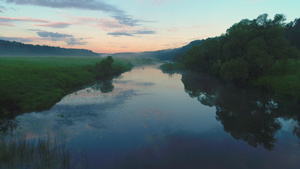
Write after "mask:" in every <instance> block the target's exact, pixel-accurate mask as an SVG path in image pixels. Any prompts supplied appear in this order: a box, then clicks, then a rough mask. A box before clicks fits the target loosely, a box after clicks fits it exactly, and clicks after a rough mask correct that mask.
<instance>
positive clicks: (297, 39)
mask: <svg viewBox="0 0 300 169" xmlns="http://www.w3.org/2000/svg"><path fill="white" fill-rule="evenodd" d="M285 31H286V37H287V39H288V40H289V41H290V43H291V44H292V45H294V46H295V47H297V49H298V50H300V18H298V19H295V20H294V21H293V22H290V23H288V24H287V25H286V27H285Z"/></svg>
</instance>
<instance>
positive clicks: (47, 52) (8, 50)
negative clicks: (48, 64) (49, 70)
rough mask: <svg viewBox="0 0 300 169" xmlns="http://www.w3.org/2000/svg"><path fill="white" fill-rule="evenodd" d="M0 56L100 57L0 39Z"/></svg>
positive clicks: (94, 54) (86, 52)
mask: <svg viewBox="0 0 300 169" xmlns="http://www.w3.org/2000/svg"><path fill="white" fill-rule="evenodd" d="M0 56H72V57H76V56H88V57H96V56H100V54H98V53H94V52H93V51H91V50H86V49H66V48H60V47H54V46H46V45H43V46H40V45H31V44H24V43H21V42H15V41H13V42H10V41H5V40H1V39H0Z"/></svg>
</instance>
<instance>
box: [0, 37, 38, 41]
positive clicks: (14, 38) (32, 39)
mask: <svg viewBox="0 0 300 169" xmlns="http://www.w3.org/2000/svg"><path fill="white" fill-rule="evenodd" d="M0 39H2V40H8V41H17V42H34V41H35V40H36V39H35V38H30V37H0Z"/></svg>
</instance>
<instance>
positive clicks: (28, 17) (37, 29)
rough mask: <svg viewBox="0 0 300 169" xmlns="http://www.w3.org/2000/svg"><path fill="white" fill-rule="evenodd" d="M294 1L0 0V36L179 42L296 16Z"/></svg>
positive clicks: (56, 41)
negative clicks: (262, 18) (263, 17)
mask: <svg viewBox="0 0 300 169" xmlns="http://www.w3.org/2000/svg"><path fill="white" fill-rule="evenodd" d="M299 6H300V1H299V0H0V39H5V40H15V41H19V42H24V43H29V44H40V45H50V46H60V47H67V48H85V49H90V50H93V51H95V52H100V53H115V52H139V51H153V50H160V49H168V48H176V47H181V46H183V45H185V44H187V43H189V42H190V41H192V40H195V39H204V38H207V37H215V36H219V35H221V34H222V33H225V32H226V29H228V28H229V27H230V26H231V25H233V24H234V23H237V22H239V21H240V20H242V19H245V18H248V19H254V18H256V17H257V16H259V15H260V14H264V13H267V14H269V18H273V17H274V15H275V14H277V13H278V14H284V15H285V16H286V19H287V20H286V22H290V21H292V20H294V19H295V18H300V12H298V11H299V9H298V8H299Z"/></svg>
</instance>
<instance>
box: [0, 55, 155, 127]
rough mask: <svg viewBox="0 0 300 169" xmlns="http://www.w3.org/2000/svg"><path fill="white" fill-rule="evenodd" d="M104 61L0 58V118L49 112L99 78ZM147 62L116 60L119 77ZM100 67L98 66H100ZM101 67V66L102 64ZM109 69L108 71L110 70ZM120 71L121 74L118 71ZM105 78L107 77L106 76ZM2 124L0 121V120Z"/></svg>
mask: <svg viewBox="0 0 300 169" xmlns="http://www.w3.org/2000/svg"><path fill="white" fill-rule="evenodd" d="M103 59H104V58H66V57H30V58H27V57H26V58H25V57H0V68H1V69H0V74H1V77H0V95H1V98H0V119H2V120H3V119H5V118H13V117H14V116H16V115H18V114H22V113H24V112H30V111H42V110H46V109H50V108H51V107H52V106H53V105H54V104H55V103H57V102H58V101H59V100H60V99H61V98H62V97H64V96H65V95H67V94H68V93H70V92H73V91H75V90H77V89H81V88H82V87H84V86H85V85H89V84H92V83H95V82H96V81H97V79H101V78H102V77H99V76H104V75H105V73H104V74H102V75H101V73H99V71H97V70H95V69H96V63H98V66H99V65H100V63H101V61H103ZM147 62H148V63H150V62H151V61H149V60H146V59H116V60H115V61H114V63H113V66H112V68H113V69H118V71H111V70H105V71H110V72H113V73H115V74H112V76H111V78H112V77H113V76H116V75H119V74H120V73H122V72H125V71H129V70H131V68H132V67H133V66H136V65H141V64H143V63H147ZM100 66H101V65H100ZM102 66H103V65H102ZM109 69H111V68H109ZM98 70H101V68H99V67H98ZM120 71H121V72H120ZM105 78H107V77H105ZM0 121H1V120H0Z"/></svg>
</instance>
